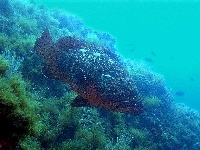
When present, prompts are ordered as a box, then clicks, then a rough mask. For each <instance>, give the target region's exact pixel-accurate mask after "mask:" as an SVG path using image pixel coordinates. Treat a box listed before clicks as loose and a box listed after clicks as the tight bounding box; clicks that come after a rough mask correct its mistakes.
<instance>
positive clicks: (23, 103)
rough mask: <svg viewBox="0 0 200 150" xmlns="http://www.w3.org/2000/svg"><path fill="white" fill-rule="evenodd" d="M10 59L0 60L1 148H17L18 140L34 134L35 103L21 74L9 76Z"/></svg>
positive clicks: (35, 120)
mask: <svg viewBox="0 0 200 150" xmlns="http://www.w3.org/2000/svg"><path fill="white" fill-rule="evenodd" d="M8 66H9V65H8V61H6V60H3V59H1V60H0V73H1V76H0V83H1V84H0V149H17V145H18V142H19V141H20V140H22V139H23V138H24V137H25V136H27V135H34V134H35V133H36V132H37V131H36V122H37V118H38V117H37V116H36V115H35V112H34V111H35V106H36V105H35V104H34V103H33V101H32V100H31V98H32V97H31V94H30V92H28V90H27V83H26V82H25V81H23V79H22V76H21V75H20V74H16V75H13V76H7V75H6V71H7V69H8V68H9V67H8Z"/></svg>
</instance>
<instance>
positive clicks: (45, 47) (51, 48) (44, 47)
mask: <svg viewBox="0 0 200 150" xmlns="http://www.w3.org/2000/svg"><path fill="white" fill-rule="evenodd" d="M34 50H35V51H36V52H37V53H38V54H39V55H41V56H43V57H44V58H45V59H47V58H53V57H54V55H55V52H57V50H56V47H55V45H54V43H53V41H52V38H51V36H50V33H49V30H48V29H46V30H44V32H43V33H42V35H41V37H40V38H38V39H37V40H36V42H35V46H34Z"/></svg>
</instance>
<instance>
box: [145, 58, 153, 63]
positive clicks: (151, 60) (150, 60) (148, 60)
mask: <svg viewBox="0 0 200 150" xmlns="http://www.w3.org/2000/svg"><path fill="white" fill-rule="evenodd" d="M144 60H145V61H147V62H153V59H151V58H145V59H144Z"/></svg>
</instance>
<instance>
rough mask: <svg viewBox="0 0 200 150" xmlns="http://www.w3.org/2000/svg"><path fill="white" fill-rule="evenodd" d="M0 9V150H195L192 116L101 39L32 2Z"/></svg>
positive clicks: (14, 0)
mask: <svg viewBox="0 0 200 150" xmlns="http://www.w3.org/2000/svg"><path fill="white" fill-rule="evenodd" d="M0 2H1V3H0V83H1V84H0V123H1V124H0V149H11V150H16V149H20V150H21V149H23V150H45V149H48V150H57V149H59V150H60V149H61V150H71V149H74V150H78V149H81V150H94V149H95V150H111V149H113V150H117V149H120V150H121V149H126V150H160V149H162V150H174V149H182V150H189V149H190V150H198V149H200V144H199V141H200V126H199V125H200V113H199V112H198V111H195V110H192V109H190V108H188V107H187V106H185V105H183V104H178V103H175V102H174V98H176V97H174V94H173V93H174V92H173V91H171V89H170V87H168V86H167V85H166V83H165V80H164V77H163V76H162V75H160V74H158V73H156V72H155V71H153V69H152V68H150V67H149V66H147V65H146V64H145V62H144V61H138V60H134V59H133V60H125V59H124V58H123V57H121V56H120V54H118V51H117V50H116V47H115V39H114V38H113V37H111V36H110V35H109V34H108V33H103V32H98V31H94V30H93V29H91V28H88V27H86V26H85V25H84V23H83V21H82V20H80V19H79V18H78V17H77V16H75V15H72V14H69V13H67V12H63V11H58V10H48V9H47V8H45V7H44V6H38V5H36V4H35V3H34V2H33V1H31V2H30V3H29V2H24V1H23V2H22V1H19V0H0ZM46 29H48V32H47V30H46ZM44 31H45V32H44ZM41 35H42V36H41ZM50 35H51V36H50ZM43 36H49V37H51V38H41V37H43ZM39 39H42V40H41V41H40V40H39ZM45 39H46V40H47V42H49V43H50V45H44V40H45ZM38 40H39V41H40V42H38ZM35 43H36V46H34V45H35ZM40 46H43V48H41V47H40ZM48 46H50V47H48ZM48 50H50V51H48ZM152 55H153V54H152ZM87 56H92V57H87ZM50 58H51V59H50ZM58 58H59V59H58ZM83 62H84V63H83ZM98 62H99V63H98ZM113 64H114V65H113ZM113 66H117V67H116V68H115V67H113ZM90 81H91V82H90ZM91 83H94V84H91ZM120 83H122V84H120ZM97 91H98V92H97ZM127 91H128V92H127ZM80 96H81V97H80ZM103 96H105V97H103ZM94 97H95V98H97V100H98V101H95V100H96V99H95V98H94ZM99 101H100V102H103V104H105V105H102V103H101V104H99V103H98V102H99ZM104 102H105V103H104ZM130 102H131V103H130ZM135 104H136V105H137V106H139V107H137V106H136V105H135ZM74 106H76V107H74ZM78 106H79V107H78ZM80 106H81V107H80ZM82 106H84V107H82ZM98 106H100V107H98ZM140 106H141V107H140ZM105 108H106V109H105ZM116 110H120V111H116ZM136 110H139V113H136V114H135V112H138V111H136Z"/></svg>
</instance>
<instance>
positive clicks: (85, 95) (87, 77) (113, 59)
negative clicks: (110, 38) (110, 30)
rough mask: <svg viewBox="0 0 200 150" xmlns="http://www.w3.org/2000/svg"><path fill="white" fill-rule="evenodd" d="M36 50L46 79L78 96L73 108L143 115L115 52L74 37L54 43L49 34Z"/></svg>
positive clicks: (134, 88) (136, 93)
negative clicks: (104, 109) (42, 64)
mask: <svg viewBox="0 0 200 150" xmlns="http://www.w3.org/2000/svg"><path fill="white" fill-rule="evenodd" d="M34 50H35V52H36V54H38V55H39V56H40V57H41V58H42V60H43V62H44V68H43V72H44V73H45V75H46V76H48V77H54V78H56V79H58V80H62V81H64V82H65V83H67V84H69V86H70V87H71V89H72V90H74V91H75V92H76V93H77V94H78V96H77V97H76V98H75V99H74V100H73V102H72V103H71V105H72V106H75V107H82V106H96V107H102V108H106V109H109V110H113V111H119V112H125V113H140V112H141V108H142V105H141V98H140V96H139V92H138V91H137V88H136V87H135V86H134V81H132V80H131V78H130V77H129V73H128V71H126V69H125V67H124V65H123V62H122V61H121V60H120V57H119V56H118V55H117V54H116V53H115V52H114V51H112V50H109V49H108V48H104V47H102V46H97V45H96V44H92V43H89V42H86V41H84V40H80V39H77V38H74V37H71V36H66V37H62V38H60V39H58V40H57V41H56V42H53V40H52V38H51V36H50V33H49V31H48V30H45V31H44V32H43V33H42V35H41V37H39V38H38V39H37V40H36V42H35V46H34Z"/></svg>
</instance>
